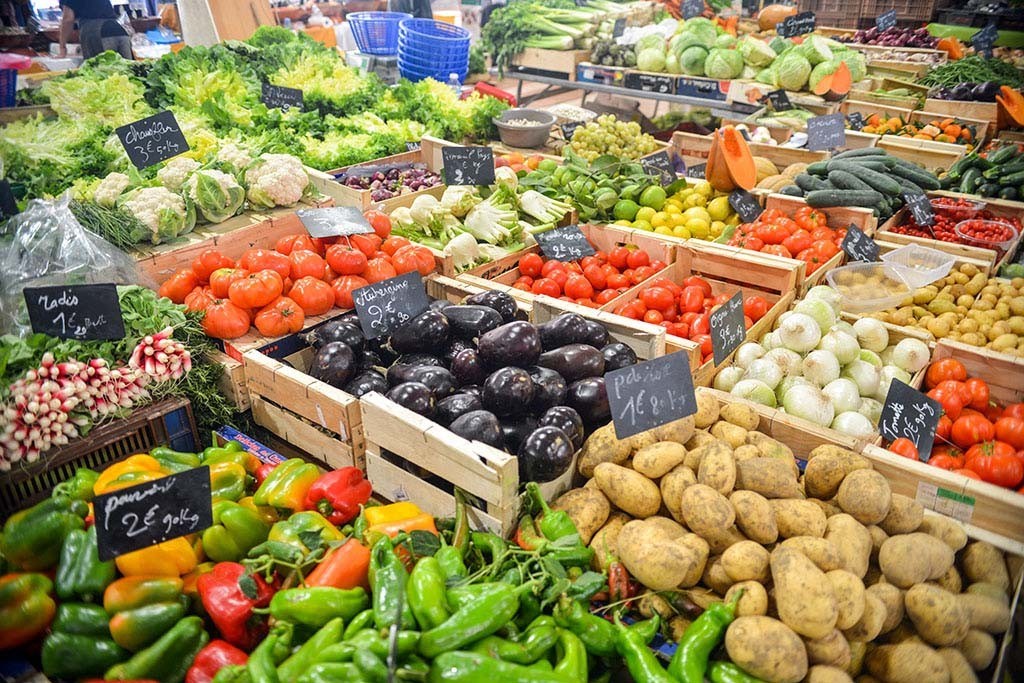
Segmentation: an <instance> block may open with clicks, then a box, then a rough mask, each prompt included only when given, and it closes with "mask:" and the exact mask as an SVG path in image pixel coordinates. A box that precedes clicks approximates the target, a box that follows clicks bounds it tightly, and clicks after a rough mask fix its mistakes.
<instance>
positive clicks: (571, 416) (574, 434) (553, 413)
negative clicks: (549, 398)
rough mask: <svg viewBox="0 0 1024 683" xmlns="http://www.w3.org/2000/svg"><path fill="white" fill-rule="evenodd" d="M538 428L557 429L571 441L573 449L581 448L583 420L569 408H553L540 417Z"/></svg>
mask: <svg viewBox="0 0 1024 683" xmlns="http://www.w3.org/2000/svg"><path fill="white" fill-rule="evenodd" d="M537 424H538V426H540V427H558V428H559V429H561V430H562V431H563V432H565V433H566V435H567V436H568V437H569V439H570V440H571V441H572V445H573V448H575V449H577V450H579V449H580V448H581V447H582V446H583V418H582V417H580V414H579V413H577V412H576V411H575V410H573V409H572V408H570V407H569V406H555V407H554V408H549V409H548V410H547V412H545V413H544V414H543V415H541V416H540V421H539V422H538V423H537Z"/></svg>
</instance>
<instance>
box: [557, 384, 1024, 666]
mask: <svg viewBox="0 0 1024 683" xmlns="http://www.w3.org/2000/svg"><path fill="white" fill-rule="evenodd" d="M697 403H698V406H699V409H698V412H697V413H696V415H694V416H691V417H687V418H685V419H683V420H679V421H677V422H674V423H671V424H669V425H666V426H664V427H661V428H658V429H655V430H652V431H650V432H645V433H643V434H639V435H637V436H635V437H632V438H629V439H625V440H620V439H617V438H616V437H615V432H614V430H613V427H612V426H611V425H609V426H607V427H604V428H602V429H599V430H598V431H596V432H595V433H594V434H593V435H591V436H590V438H589V439H588V440H587V442H586V444H585V445H584V447H583V450H582V452H581V454H580V459H579V462H578V467H579V471H580V473H581V474H582V475H583V476H585V477H588V478H589V480H588V481H587V483H586V484H585V485H584V486H583V487H582V488H577V489H573V490H571V491H568V492H566V493H565V494H564V495H562V496H561V497H560V498H559V499H558V500H557V501H555V503H554V507H555V508H557V509H562V510H566V511H567V512H568V513H569V514H570V515H571V516H572V518H573V520H574V521H575V522H576V524H577V526H578V527H579V530H580V533H581V535H582V537H583V539H584V541H585V542H588V543H589V544H590V546H591V547H592V548H593V549H594V550H595V562H596V563H599V564H600V565H601V567H605V566H607V563H609V562H610V561H612V560H613V559H615V558H617V559H618V561H620V562H621V563H622V564H623V565H624V566H625V567H626V569H628V570H629V572H630V573H631V574H632V575H633V576H634V578H636V579H637V580H638V581H640V582H641V583H643V584H644V585H645V586H646V587H647V588H648V589H650V590H649V594H648V595H646V596H645V598H644V600H642V601H641V610H642V611H647V612H650V611H658V612H659V613H661V614H662V616H663V617H665V618H666V619H670V624H671V626H672V628H673V632H674V634H675V635H676V636H677V638H678V636H679V635H681V633H682V632H683V631H684V630H685V627H686V625H687V624H688V622H687V621H686V620H685V619H684V618H683V617H681V616H677V615H676V614H675V612H674V611H673V609H672V608H671V606H670V603H671V602H672V600H669V599H666V597H668V598H683V597H685V598H686V599H688V600H690V601H692V602H696V603H697V604H698V605H700V606H705V605H707V604H709V603H711V602H714V601H717V600H723V599H724V600H729V599H731V598H732V597H733V596H734V595H735V594H736V592H737V591H739V590H741V589H742V591H743V593H742V597H741V598H740V600H739V603H738V610H737V618H736V620H735V621H734V622H733V623H732V624H731V625H730V626H729V629H728V631H727V633H726V637H725V648H726V650H727V652H728V655H729V657H730V658H731V659H732V661H733V662H734V663H735V664H737V665H739V666H740V667H742V668H743V669H744V670H746V671H747V672H748V673H750V674H751V675H753V676H757V677H759V678H761V679H763V680H765V681H769V682H771V683H797V682H798V681H813V682H814V683H833V682H839V681H852V680H853V679H854V678H856V680H857V681H863V682H878V683H904V682H906V683H925V682H928V683H945V682H947V681H948V682H951V683H961V682H964V681H975V680H977V678H976V676H975V673H974V672H975V671H981V670H983V669H985V668H986V667H988V666H989V664H990V663H991V662H992V660H993V657H994V656H995V653H996V639H995V637H994V636H997V635H998V634H1001V633H1003V632H1004V631H1006V630H1007V628H1008V627H1009V622H1010V608H1009V606H1008V602H1009V594H1010V593H1011V586H1010V583H1011V582H1010V574H1009V571H1008V569H1007V565H1006V561H1005V559H1004V558H1003V555H1002V553H1001V552H1000V551H999V550H997V549H996V548H995V547H994V546H992V545H990V544H987V543H983V542H971V543H968V539H967V536H966V534H965V533H964V531H963V529H962V528H961V527H960V525H959V524H958V523H957V522H955V521H953V520H951V519H949V518H946V517H942V516H939V515H932V514H929V515H927V516H926V515H925V514H924V510H923V508H922V507H921V505H920V504H919V503H917V501H915V500H912V499H910V498H908V497H906V496H902V495H899V494H894V493H892V492H891V490H890V488H889V484H888V482H887V481H886V479H885V477H883V476H882V475H881V474H879V473H878V472H876V471H874V470H873V469H872V468H871V463H870V462H869V461H868V460H866V459H865V458H864V457H862V456H861V455H859V454H857V453H854V452H852V451H848V450H845V449H843V448H840V447H838V446H835V445H822V446H819V447H817V448H815V449H814V450H813V451H811V452H810V453H801V454H799V455H801V456H802V457H806V459H807V467H806V470H805V473H804V475H803V476H801V475H800V472H799V470H798V468H797V466H796V462H795V460H794V454H793V452H792V450H791V449H790V448H789V447H788V446H787V445H786V444H784V443H781V442H779V441H777V440H775V439H773V438H771V437H768V436H766V435H764V434H762V433H760V432H758V431H757V428H758V425H759V416H758V414H757V413H756V412H755V411H754V409H753V408H752V407H751V406H750V405H748V404H745V403H738V402H737V403H733V402H728V403H720V402H719V399H718V398H717V397H716V396H715V394H714V393H712V392H710V391H708V390H704V389H699V390H698V392H697ZM656 591H657V592H656ZM666 591H669V592H671V591H680V592H681V594H672V593H666Z"/></svg>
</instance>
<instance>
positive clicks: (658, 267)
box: [650, 259, 668, 271]
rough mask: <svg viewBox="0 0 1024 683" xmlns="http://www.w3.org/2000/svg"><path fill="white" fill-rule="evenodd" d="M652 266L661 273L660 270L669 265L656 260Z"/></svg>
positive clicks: (652, 262)
mask: <svg viewBox="0 0 1024 683" xmlns="http://www.w3.org/2000/svg"><path fill="white" fill-rule="evenodd" d="M650 265H651V268H653V269H654V270H655V271H659V270H664V269H665V267H666V266H667V265H668V264H667V263H665V262H664V261H659V260H657V259H655V260H654V261H651V264H650Z"/></svg>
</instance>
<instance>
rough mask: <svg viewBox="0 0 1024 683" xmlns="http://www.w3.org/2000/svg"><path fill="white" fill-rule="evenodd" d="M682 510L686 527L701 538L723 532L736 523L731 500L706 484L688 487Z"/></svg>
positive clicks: (684, 495) (681, 505)
mask: <svg viewBox="0 0 1024 683" xmlns="http://www.w3.org/2000/svg"><path fill="white" fill-rule="evenodd" d="M680 510H681V512H682V515H683V519H684V520H685V521H686V526H688V527H690V529H691V530H692V531H694V532H696V533H698V534H700V535H701V536H706V535H710V534H713V533H715V532H723V531H725V530H726V529H728V528H729V527H731V526H732V525H733V522H735V521H736V513H735V512H734V511H733V509H732V505H730V504H729V499H728V498H726V497H725V496H723V495H722V494H721V493H719V492H718V491H716V490H714V489H713V488H711V487H710V486H706V485H704V484H694V485H693V486H688V487H686V490H685V491H683V497H682V502H681V504H680Z"/></svg>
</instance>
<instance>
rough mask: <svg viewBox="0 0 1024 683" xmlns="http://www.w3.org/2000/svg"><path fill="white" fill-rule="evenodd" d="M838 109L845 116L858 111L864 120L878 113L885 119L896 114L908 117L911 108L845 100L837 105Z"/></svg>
mask: <svg viewBox="0 0 1024 683" xmlns="http://www.w3.org/2000/svg"><path fill="white" fill-rule="evenodd" d="M839 111H841V112H842V113H843V114H845V115H846V116H849V115H850V114H853V113H855V112H856V113H859V114H860V115H861V116H863V117H864V120H865V121H866V120H867V118H868V117H869V116H871V115H872V114H878V115H879V116H884V117H885V118H887V119H888V118H892V117H894V116H897V117H899V118H902V119H908V118H910V112H911V111H912V110H911V109H909V108H902V107H897V106H890V105H887V104H877V103H875V102H862V101H859V100H845V101H844V102H843V103H842V104H841V105H839Z"/></svg>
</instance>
